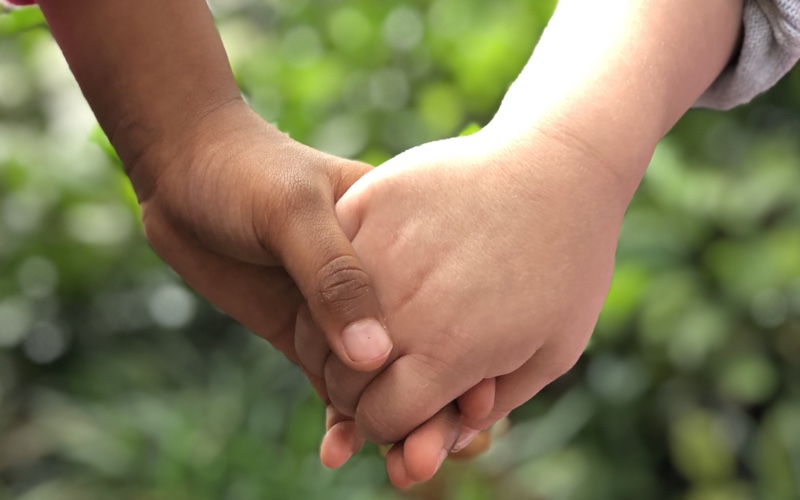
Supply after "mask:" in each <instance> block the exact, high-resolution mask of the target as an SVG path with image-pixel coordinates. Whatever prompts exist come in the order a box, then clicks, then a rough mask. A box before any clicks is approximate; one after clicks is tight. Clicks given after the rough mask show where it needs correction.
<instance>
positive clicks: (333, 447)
mask: <svg viewBox="0 0 800 500" xmlns="http://www.w3.org/2000/svg"><path fill="white" fill-rule="evenodd" d="M362 444H363V442H362V441H360V440H359V439H358V437H357V436H356V435H355V425H354V424H353V422H352V421H348V422H339V423H338V424H335V425H334V426H333V427H331V429H330V430H329V431H328V432H327V433H326V434H325V436H324V437H323V438H322V445H321V446H320V454H319V455H320V461H321V462H322V465H324V466H325V467H328V468H329V469H338V468H339V467H341V466H343V465H344V464H346V463H347V461H348V460H350V458H351V457H352V456H353V455H354V454H355V453H357V452H358V450H359V449H360V448H361V445H362Z"/></svg>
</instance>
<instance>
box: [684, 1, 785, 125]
mask: <svg viewBox="0 0 800 500" xmlns="http://www.w3.org/2000/svg"><path fill="white" fill-rule="evenodd" d="M743 26H744V36H743V39H742V47H741V51H740V53H739V56H738V57H737V58H736V60H734V61H733V62H732V63H731V65H730V66H729V67H728V68H727V69H726V70H725V71H724V72H723V73H722V74H721V75H720V77H719V78H718V79H717V81H716V82H714V84H713V85H712V86H711V87H710V88H709V89H708V90H707V91H706V93H705V94H703V96H701V97H700V99H699V100H698V101H697V103H696V104H695V106H697V107H705V108H717V109H730V108H732V107H734V106H738V105H739V104H744V103H746V102H750V101H751V100H752V99H753V98H754V97H756V96H757V95H758V94H760V93H762V92H764V91H766V90H767V89H769V88H770V87H772V86H773V85H775V84H776V83H777V82H778V80H780V79H781V78H782V77H783V76H784V75H785V74H786V73H788V72H789V70H791V69H792V67H794V65H795V64H796V63H797V61H798V60H800V0H745V4H744V19H743Z"/></svg>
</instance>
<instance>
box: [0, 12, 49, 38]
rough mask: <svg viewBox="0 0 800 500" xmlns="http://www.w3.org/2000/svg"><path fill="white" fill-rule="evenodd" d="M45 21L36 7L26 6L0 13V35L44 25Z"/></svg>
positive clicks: (12, 33)
mask: <svg viewBox="0 0 800 500" xmlns="http://www.w3.org/2000/svg"><path fill="white" fill-rule="evenodd" d="M45 24H47V21H46V20H45V18H44V14H42V11H41V10H40V9H38V8H35V7H34V8H31V7H26V8H22V9H15V10H11V11H8V12H7V13H6V14H3V15H0V36H9V35H15V34H17V33H20V32H22V31H25V30H29V29H31V28H38V27H39V26H44V25H45Z"/></svg>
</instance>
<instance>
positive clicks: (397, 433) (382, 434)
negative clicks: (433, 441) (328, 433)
mask: <svg viewBox="0 0 800 500" xmlns="http://www.w3.org/2000/svg"><path fill="white" fill-rule="evenodd" d="M355 419H356V426H357V427H358V431H359V433H360V434H361V435H362V436H364V437H365V438H366V439H367V440H368V441H372V442H373V443H376V444H379V445H384V444H393V443H397V442H398V441H400V440H402V439H403V438H405V437H406V434H404V433H403V432H402V430H401V429H400V428H399V426H398V425H397V424H396V422H394V421H393V420H392V419H390V418H387V415H384V414H383V412H382V411H381V410H380V409H379V408H376V407H374V406H372V405H370V404H368V403H362V404H359V405H358V409H357V411H356V417H355Z"/></svg>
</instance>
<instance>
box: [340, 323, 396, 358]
mask: <svg viewBox="0 0 800 500" xmlns="http://www.w3.org/2000/svg"><path fill="white" fill-rule="evenodd" d="M342 342H343V343H344V350H345V352H346V353H347V356H349V357H350V359H351V360H352V361H354V362H356V363H367V362H370V361H374V360H376V359H379V358H383V357H385V356H386V355H387V354H388V353H389V351H391V350H392V341H391V339H390V338H389V334H387V333H386V330H384V328H383V326H382V325H381V324H380V323H378V322H377V321H376V320H374V319H368V320H364V321H359V322H357V323H353V324H351V325H349V326H348V327H347V328H345V329H344V333H343V334H342Z"/></svg>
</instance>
